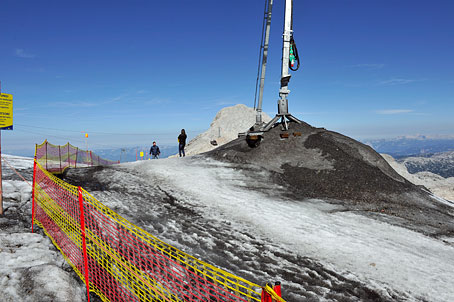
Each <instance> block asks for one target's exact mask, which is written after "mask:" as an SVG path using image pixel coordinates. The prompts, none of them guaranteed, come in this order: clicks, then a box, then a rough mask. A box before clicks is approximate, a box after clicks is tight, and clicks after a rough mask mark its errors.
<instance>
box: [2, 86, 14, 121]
mask: <svg viewBox="0 0 454 302" xmlns="http://www.w3.org/2000/svg"><path fill="white" fill-rule="evenodd" d="M0 130H13V95H12V94H6V93H0Z"/></svg>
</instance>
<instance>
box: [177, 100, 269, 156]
mask: <svg viewBox="0 0 454 302" xmlns="http://www.w3.org/2000/svg"><path fill="white" fill-rule="evenodd" d="M255 115H256V112H255V110H254V109H253V108H250V107H247V106H246V105H243V104H238V105H235V106H231V107H225V108H223V109H221V110H220V111H219V112H218V113H217V114H216V117H215V118H214V120H213V121H212V122H211V124H210V128H209V129H208V130H207V131H205V132H204V133H201V134H199V135H197V136H196V137H195V138H194V139H192V140H191V141H190V142H189V143H188V144H187V146H186V148H185V153H186V155H195V154H199V153H203V152H207V151H210V150H213V149H214V148H216V147H217V146H222V145H223V144H225V143H227V142H230V141H231V140H234V139H235V138H237V137H238V133H239V132H245V131H247V130H248V129H249V128H250V127H251V125H253V124H254V123H255ZM262 120H263V121H264V122H265V123H266V122H268V121H270V120H271V118H270V116H269V115H268V114H266V113H264V112H263V113H262ZM214 140H215V141H216V145H214V144H213V143H211V142H212V141H214Z"/></svg>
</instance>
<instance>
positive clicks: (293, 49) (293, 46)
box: [288, 36, 300, 71]
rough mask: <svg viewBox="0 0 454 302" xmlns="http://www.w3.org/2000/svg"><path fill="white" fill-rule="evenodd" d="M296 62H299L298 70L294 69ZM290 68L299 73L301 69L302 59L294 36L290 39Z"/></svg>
mask: <svg viewBox="0 0 454 302" xmlns="http://www.w3.org/2000/svg"><path fill="white" fill-rule="evenodd" d="M295 61H296V62H297V65H296V68H293V66H294V64H295ZM288 67H289V68H290V69H291V70H293V71H297V70H298V69H299V68H300V57H299V55H298V48H296V44H295V40H293V36H292V37H291V38H290V60H289V61H288Z"/></svg>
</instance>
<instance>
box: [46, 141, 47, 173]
mask: <svg viewBox="0 0 454 302" xmlns="http://www.w3.org/2000/svg"><path fill="white" fill-rule="evenodd" d="M46 170H47V139H46Z"/></svg>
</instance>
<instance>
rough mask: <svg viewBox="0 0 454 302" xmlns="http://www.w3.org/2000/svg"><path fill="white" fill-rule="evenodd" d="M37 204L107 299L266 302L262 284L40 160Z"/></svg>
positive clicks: (57, 239) (52, 233) (40, 220)
mask: <svg viewBox="0 0 454 302" xmlns="http://www.w3.org/2000/svg"><path fill="white" fill-rule="evenodd" d="M33 200H34V203H33V219H35V221H36V223H37V224H38V225H39V226H41V227H42V228H43V229H44V231H45V233H46V234H47V235H48V236H49V237H50V238H51V240H52V241H53V242H54V244H55V245H56V246H57V248H58V249H59V250H60V251H61V252H62V254H63V256H64V257H65V258H66V260H67V261H68V262H69V264H70V265H71V266H72V267H73V268H74V270H75V271H76V273H77V274H78V275H79V277H80V278H81V279H82V280H83V281H84V282H86V284H88V288H89V290H90V291H92V292H95V293H96V294H98V296H99V297H101V299H102V300H103V301H219V302H221V301H244V302H246V301H249V302H251V301H262V299H263V298H262V296H263V293H262V287H261V286H259V285H257V284H254V283H252V282H249V281H247V280H245V279H243V278H241V277H238V276H235V275H233V274H231V273H229V272H227V271H224V270H222V269H219V268H216V267H214V266H212V265H210V264H208V263H205V262H203V261H200V260H199V259H197V258H195V257H192V256H190V255H188V254H186V253H184V252H182V251H180V250H178V249H176V248H175V247H173V246H171V245H169V244H167V243H165V242H163V241H161V240H160V239H158V238H156V237H154V236H153V235H151V234H149V233H147V232H146V231H144V230H143V229H141V228H139V227H137V226H135V225H133V224H132V223H130V222H129V221H127V220H126V219H124V218H123V217H121V216H120V215H118V214H117V213H115V212H114V211H112V210H111V209H109V208H107V207H106V206H104V205H103V204H102V203H100V202H99V201H98V200H96V199H95V198H94V197H93V196H92V195H90V194H89V193H88V192H87V191H85V190H83V189H82V188H80V187H75V186H72V185H69V184H67V183H65V182H64V181H62V180H60V179H58V178H57V177H55V176H53V175H52V174H51V173H49V172H48V171H46V170H45V169H44V168H43V167H42V166H41V165H40V164H39V163H37V162H36V161H35V169H34V183H33ZM264 291H266V292H267V293H269V295H271V296H272V297H273V299H274V300H275V301H284V300H282V298H278V294H276V293H275V292H274V291H273V289H272V288H271V287H269V286H268V287H265V288H264ZM272 293H274V294H272ZM270 301H271V300H270Z"/></svg>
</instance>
